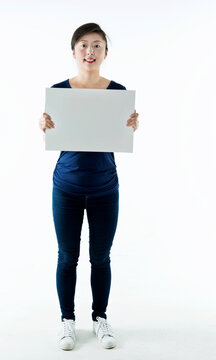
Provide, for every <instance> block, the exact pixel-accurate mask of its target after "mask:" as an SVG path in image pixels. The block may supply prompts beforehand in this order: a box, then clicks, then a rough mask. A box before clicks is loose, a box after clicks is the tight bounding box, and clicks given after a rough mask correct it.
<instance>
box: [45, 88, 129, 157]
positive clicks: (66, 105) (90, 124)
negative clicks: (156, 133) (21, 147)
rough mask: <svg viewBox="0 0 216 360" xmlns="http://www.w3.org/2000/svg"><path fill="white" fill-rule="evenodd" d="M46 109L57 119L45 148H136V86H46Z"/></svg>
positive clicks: (98, 149) (89, 149) (49, 133)
mask: <svg viewBox="0 0 216 360" xmlns="http://www.w3.org/2000/svg"><path fill="white" fill-rule="evenodd" d="M45 95H46V99H45V113H47V114H49V115H50V116H51V118H52V120H53V122H54V123H55V128H52V129H46V137H45V149H46V150H62V151H103V152H133V132H134V130H133V128H132V126H126V124H127V120H128V119H129V117H130V115H131V114H132V113H133V112H134V109H135V90H117V89H109V90H107V89H73V88H71V89H69V88H66V89H65V88H46V94H45Z"/></svg>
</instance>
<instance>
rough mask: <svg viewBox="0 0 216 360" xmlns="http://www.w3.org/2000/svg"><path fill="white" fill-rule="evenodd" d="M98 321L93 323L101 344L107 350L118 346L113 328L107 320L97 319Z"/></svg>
mask: <svg viewBox="0 0 216 360" xmlns="http://www.w3.org/2000/svg"><path fill="white" fill-rule="evenodd" d="M96 319H97V321H93V331H94V333H95V334H96V336H97V338H98V340H99V342H100V343H101V344H102V345H103V347H104V348H106V349H111V348H113V347H115V346H116V339H115V337H114V333H113V331H112V329H111V326H110V325H109V324H108V323H107V319H104V318H101V317H100V316H97V317H96Z"/></svg>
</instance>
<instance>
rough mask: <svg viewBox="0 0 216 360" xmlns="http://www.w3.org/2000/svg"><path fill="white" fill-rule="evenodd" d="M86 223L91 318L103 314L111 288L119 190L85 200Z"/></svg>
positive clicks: (93, 318)
mask: <svg viewBox="0 0 216 360" xmlns="http://www.w3.org/2000/svg"><path fill="white" fill-rule="evenodd" d="M86 210H87V217H88V222H89V233H90V234H89V254H90V263H91V288H92V296H93V302H92V310H93V312H92V320H96V316H100V317H104V318H105V319H106V318H107V317H106V313H105V312H106V308H107V305H108V298H109V293H110V287H111V266H110V262H111V260H110V249H111V246H112V243H113V238H114V235H115V231H116V227H117V221H118V211H119V191H118V190H117V191H115V192H114V193H112V194H109V195H105V196H97V197H90V196H89V197H88V199H87V205H86Z"/></svg>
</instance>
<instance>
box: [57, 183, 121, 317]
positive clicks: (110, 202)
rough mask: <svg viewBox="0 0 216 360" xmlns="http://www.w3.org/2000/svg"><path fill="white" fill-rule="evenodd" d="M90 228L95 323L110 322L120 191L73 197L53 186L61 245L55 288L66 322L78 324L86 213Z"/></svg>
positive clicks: (59, 242) (91, 280) (62, 315)
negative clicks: (77, 290) (76, 302)
mask: <svg viewBox="0 0 216 360" xmlns="http://www.w3.org/2000/svg"><path fill="white" fill-rule="evenodd" d="M85 209H86V211H87V219H88V224H89V258H90V260H89V261H90V263H91V279H90V283H91V289H92V298H93V302H92V310H93V312H92V320H96V316H100V317H103V318H105V319H106V318H107V316H106V308H107V305H108V298H109V293H110V286H111V266H110V262H111V260H110V249H111V246H112V243H113V239H114V235H115V231H116V227H117V221H118V212H119V190H116V191H114V192H113V193H112V194H108V195H104V196H89V195H88V196H81V195H71V194H68V193H66V192H64V191H62V190H59V189H58V188H56V187H55V186H53V192H52V211H53V219H54V226H55V231H56V236H57V241H58V263H57V270H56V287H57V293H58V298H59V303H60V308H61V320H63V318H66V319H73V320H75V312H74V310H75V305H74V297H75V287H76V278H77V276H76V268H77V265H78V259H79V254H80V240H81V229H82V223H83V216H84V210H85Z"/></svg>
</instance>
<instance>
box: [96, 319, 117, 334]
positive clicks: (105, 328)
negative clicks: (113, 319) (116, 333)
mask: <svg viewBox="0 0 216 360" xmlns="http://www.w3.org/2000/svg"><path fill="white" fill-rule="evenodd" d="M98 323H99V326H98V331H99V329H101V330H102V332H103V336H105V335H109V336H113V333H112V329H111V326H110V325H109V324H108V322H107V320H106V319H98ZM98 331H97V333H98Z"/></svg>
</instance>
